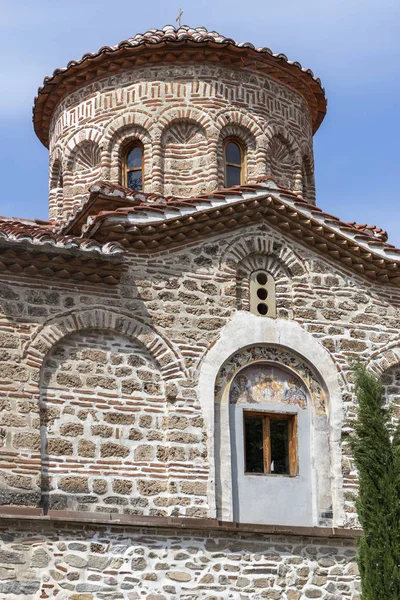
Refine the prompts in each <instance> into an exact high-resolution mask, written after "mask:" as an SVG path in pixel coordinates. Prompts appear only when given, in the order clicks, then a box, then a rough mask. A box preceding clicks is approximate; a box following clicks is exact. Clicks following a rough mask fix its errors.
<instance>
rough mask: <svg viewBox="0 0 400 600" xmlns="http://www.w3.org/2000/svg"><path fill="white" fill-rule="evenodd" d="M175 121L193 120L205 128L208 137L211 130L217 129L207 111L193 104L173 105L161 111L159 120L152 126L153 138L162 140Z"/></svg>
mask: <svg viewBox="0 0 400 600" xmlns="http://www.w3.org/2000/svg"><path fill="white" fill-rule="evenodd" d="M175 121H191V122H192V123H196V124H197V125H199V126H200V127H202V128H203V129H204V131H205V132H206V137H209V134H210V133H211V131H210V130H212V129H215V127H214V123H213V121H212V119H211V117H210V115H208V114H207V113H206V112H205V111H203V110H201V109H199V108H194V107H191V106H172V107H168V108H166V109H165V110H163V111H161V112H160V113H159V115H158V118H157V121H154V123H153V126H152V128H151V136H152V139H158V140H161V136H162V134H163V132H164V131H165V130H166V129H167V127H169V126H170V125H171V124H172V123H174V122H175Z"/></svg>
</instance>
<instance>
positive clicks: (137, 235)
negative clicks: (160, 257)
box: [61, 177, 400, 285]
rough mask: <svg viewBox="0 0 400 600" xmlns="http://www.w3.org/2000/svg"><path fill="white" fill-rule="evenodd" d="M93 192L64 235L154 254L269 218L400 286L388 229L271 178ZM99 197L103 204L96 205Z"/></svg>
mask: <svg viewBox="0 0 400 600" xmlns="http://www.w3.org/2000/svg"><path fill="white" fill-rule="evenodd" d="M90 190H91V195H90V198H89V199H88V201H87V207H88V210H87V211H86V212H85V211H78V212H77V214H76V216H75V217H74V218H72V219H71V220H70V221H69V222H67V223H66V224H64V225H63V226H62V229H61V230H62V231H64V232H65V233H67V232H74V234H75V235H77V234H78V233H80V234H81V235H83V236H85V237H86V238H94V239H96V240H97V241H98V242H103V243H105V242H106V241H108V240H114V241H119V242H120V243H121V244H122V246H124V248H126V249H127V250H133V251H134V252H138V253H146V254H148V253H151V252H160V251H163V250H165V249H168V248H171V247H174V246H175V247H177V246H182V245H184V244H191V243H193V242H195V241H196V240H199V239H201V238H204V237H206V236H208V235H215V234H222V233H224V232H227V231H229V230H232V229H234V228H238V227H241V226H243V225H250V224H252V223H257V222H262V221H266V222H267V223H269V224H271V225H272V226H274V227H275V228H278V229H280V230H281V231H282V232H283V234H284V235H290V236H291V237H294V238H296V239H298V241H300V242H301V243H303V244H305V245H307V246H309V247H311V248H312V249H314V250H315V251H317V252H318V253H322V254H325V255H326V256H327V257H328V258H330V259H332V260H333V261H334V262H335V263H337V264H339V265H340V264H342V266H345V267H349V268H351V269H353V270H355V271H356V272H358V273H360V274H361V275H364V276H366V277H367V278H369V279H372V280H374V281H377V282H380V283H391V284H394V285H400V249H398V248H395V247H394V246H393V245H391V244H388V243H387V234H386V232H385V231H383V230H382V229H380V228H379V227H375V226H370V225H363V224H358V223H347V222H344V221H341V220H340V219H338V218H337V217H334V216H332V215H330V214H328V213H325V212H324V211H322V210H321V209H320V208H317V207H316V206H313V205H311V204H310V203H309V202H307V201H306V200H303V199H302V198H299V197H298V196H296V195H295V194H293V193H291V192H289V191H288V190H285V189H284V188H281V187H279V186H278V185H277V184H276V183H275V182H274V181H273V180H272V179H271V178H269V177H266V178H263V179H260V180H259V182H257V183H254V184H247V185H243V186H235V187H232V188H228V189H221V190H216V191H215V192H213V193H211V194H204V195H200V196H196V197H190V198H176V197H171V196H169V197H163V196H154V195H152V194H146V193H143V192H131V191H130V190H125V193H124V188H122V187H121V186H114V185H113V184H112V183H110V182H102V181H99V182H97V183H96V184H94V185H93V186H92V187H91V188H90ZM107 197H108V198H109V202H108V203H107V201H106V199H107ZM116 197H118V204H115V198H116ZM97 198H100V200H101V202H102V204H100V205H96V199H97ZM91 203H92V204H91Z"/></svg>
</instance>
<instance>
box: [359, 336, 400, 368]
mask: <svg viewBox="0 0 400 600" xmlns="http://www.w3.org/2000/svg"><path fill="white" fill-rule="evenodd" d="M398 364H400V343H399V341H396V342H393V343H392V344H391V345H389V346H387V347H386V349H385V350H380V351H379V352H374V353H373V354H372V355H371V356H370V358H369V361H368V363H367V366H368V368H369V369H370V370H371V371H372V372H373V373H374V375H375V376H376V377H380V376H381V375H382V374H383V373H384V372H385V371H387V370H388V369H390V368H392V367H395V366H396V365H398Z"/></svg>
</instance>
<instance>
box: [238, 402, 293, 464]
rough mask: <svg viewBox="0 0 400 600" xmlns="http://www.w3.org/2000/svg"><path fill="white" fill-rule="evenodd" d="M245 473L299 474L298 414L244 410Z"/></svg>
mask: <svg viewBox="0 0 400 600" xmlns="http://www.w3.org/2000/svg"><path fill="white" fill-rule="evenodd" d="M243 417H244V451H245V452H244V455H245V473H247V474H268V475H292V476H293V475H297V474H298V462H297V415H290V414H289V415H287V414H275V413H269V414H265V413H254V412H251V411H245V412H244V415H243Z"/></svg>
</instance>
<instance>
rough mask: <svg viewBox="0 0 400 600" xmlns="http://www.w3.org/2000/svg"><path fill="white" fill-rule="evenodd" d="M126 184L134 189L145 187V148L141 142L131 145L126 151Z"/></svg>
mask: <svg viewBox="0 0 400 600" xmlns="http://www.w3.org/2000/svg"><path fill="white" fill-rule="evenodd" d="M125 185H126V187H128V188H129V189H130V190H134V191H138V190H142V189H143V148H142V146H141V145H139V144H135V145H134V146H131V147H130V148H129V149H128V151H127V153H126V158H125Z"/></svg>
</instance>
